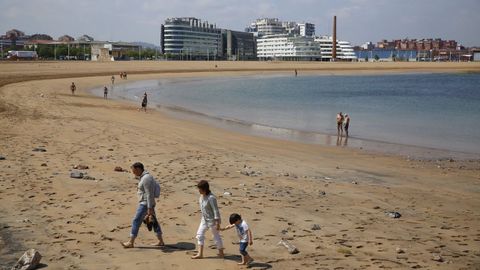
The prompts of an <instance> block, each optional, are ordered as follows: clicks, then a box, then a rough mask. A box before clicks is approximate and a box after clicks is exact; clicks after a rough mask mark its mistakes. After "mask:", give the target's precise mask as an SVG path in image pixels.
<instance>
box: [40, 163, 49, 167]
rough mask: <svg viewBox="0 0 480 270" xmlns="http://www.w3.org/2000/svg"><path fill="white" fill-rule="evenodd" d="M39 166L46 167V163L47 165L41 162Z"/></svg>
mask: <svg viewBox="0 0 480 270" xmlns="http://www.w3.org/2000/svg"><path fill="white" fill-rule="evenodd" d="M40 166H42V167H47V166H48V165H47V163H42V164H40Z"/></svg>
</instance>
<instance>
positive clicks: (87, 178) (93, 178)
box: [82, 175, 95, 180]
mask: <svg viewBox="0 0 480 270" xmlns="http://www.w3.org/2000/svg"><path fill="white" fill-rule="evenodd" d="M82 179H83V180H95V177H92V176H88V175H84V176H83V178H82Z"/></svg>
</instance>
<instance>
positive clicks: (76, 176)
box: [70, 172, 83, 179]
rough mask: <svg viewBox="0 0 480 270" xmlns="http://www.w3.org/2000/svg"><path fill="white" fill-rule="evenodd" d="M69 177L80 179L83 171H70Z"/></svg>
mask: <svg viewBox="0 0 480 270" xmlns="http://www.w3.org/2000/svg"><path fill="white" fill-rule="evenodd" d="M70 177H71V178H77V179H82V178H83V173H82V172H71V173H70Z"/></svg>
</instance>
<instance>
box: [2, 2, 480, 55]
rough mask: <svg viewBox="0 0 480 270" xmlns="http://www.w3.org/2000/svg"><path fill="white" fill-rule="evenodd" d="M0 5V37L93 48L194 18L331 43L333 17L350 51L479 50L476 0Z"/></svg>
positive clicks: (149, 38) (152, 39) (146, 36)
mask: <svg viewBox="0 0 480 270" xmlns="http://www.w3.org/2000/svg"><path fill="white" fill-rule="evenodd" d="M2 2H4V3H2V9H1V10H0V33H5V32H6V31H8V30H10V29H12V28H16V29H19V30H21V31H24V32H25V33H26V34H35V33H45V34H49V35H52V36H53V37H54V38H58V37H59V36H62V35H64V34H68V35H71V36H74V37H78V36H81V35H83V34H88V35H91V36H93V37H94V38H95V39H97V40H122V41H142V42H148V43H153V44H156V45H159V35H160V25H161V24H162V23H163V22H164V20H165V19H166V18H169V17H197V18H199V19H202V20H204V21H208V22H209V23H213V24H216V25H217V27H220V28H228V29H232V30H237V31H244V30H245V28H246V27H247V26H248V25H249V24H250V23H251V22H252V21H254V20H256V19H257V18H265V17H269V18H279V19H280V20H283V21H297V22H310V23H314V24H315V28H316V34H317V35H331V34H332V17H333V15H337V17H338V23H337V24H338V25H337V27H338V38H339V39H343V40H348V41H350V42H352V44H355V45H361V44H363V43H364V42H367V41H373V42H377V41H380V40H382V39H388V40H390V39H402V38H420V39H421V38H442V39H454V40H457V41H458V42H459V43H460V44H462V45H465V46H480V35H479V34H478V32H479V31H478V30H477V29H476V27H477V26H478V25H480V17H479V16H477V14H478V12H479V11H480V1H476V0H459V1H447V0H437V1H434V0H423V1H415V0H405V1H401V2H398V1H395V2H393V1H374V0H338V1H335V2H333V1H326V0H325V1H322V0H297V1H283V0H279V1H260V2H257V1H252V0H246V1H242V2H241V3H237V2H236V1H231V0H226V1H222V2H218V1H213V0H193V1H189V2H188V3H184V2H180V3H172V2H168V1H164V0H157V1H153V0H143V1H140V2H139V3H138V4H135V5H132V3H130V2H128V1H126V0H115V1H102V2H95V1H91V0H86V1H82V2H76V1H71V0H62V1H53V0H37V1H23V2H22V3H21V4H19V3H18V2H17V1H14V0H4V1H2ZM232 15H234V16H232Z"/></svg>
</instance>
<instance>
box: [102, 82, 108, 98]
mask: <svg viewBox="0 0 480 270" xmlns="http://www.w3.org/2000/svg"><path fill="white" fill-rule="evenodd" d="M107 96H108V88H107V86H106V85H105V86H104V87H103V98H104V99H107Z"/></svg>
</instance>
